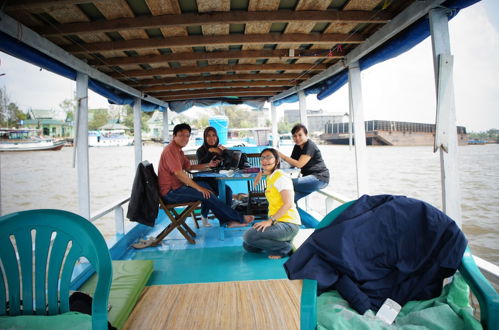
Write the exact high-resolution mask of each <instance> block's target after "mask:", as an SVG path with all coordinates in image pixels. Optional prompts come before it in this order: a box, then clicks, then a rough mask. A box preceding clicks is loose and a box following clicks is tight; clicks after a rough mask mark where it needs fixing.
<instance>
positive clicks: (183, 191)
mask: <svg viewBox="0 0 499 330" xmlns="http://www.w3.org/2000/svg"><path fill="white" fill-rule="evenodd" d="M197 184H198V185H200V186H202V187H204V188H207V189H210V190H211V187H210V185H209V184H208V183H207V182H197ZM163 201H165V203H168V204H174V203H183V202H194V201H201V208H203V207H206V208H207V209H209V210H211V211H212V212H213V214H215V217H217V218H218V221H220V225H224V224H226V223H228V222H231V221H236V222H240V223H243V222H244V219H243V217H242V216H241V215H240V214H239V213H237V212H236V211H234V210H233V209H232V208H230V207H229V206H227V205H226V204H225V203H224V202H222V201H221V200H220V199H218V197H217V196H215V195H214V194H210V198H204V197H203V194H202V193H200V192H199V191H197V190H196V189H194V188H192V187H187V186H182V187H180V188H178V189H175V190H170V191H169V192H168V193H167V194H166V195H165V196H163Z"/></svg>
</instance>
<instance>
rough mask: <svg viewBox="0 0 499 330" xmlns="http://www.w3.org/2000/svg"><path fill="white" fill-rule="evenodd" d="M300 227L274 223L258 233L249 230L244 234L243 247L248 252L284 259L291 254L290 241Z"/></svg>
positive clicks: (251, 229)
mask: <svg viewBox="0 0 499 330" xmlns="http://www.w3.org/2000/svg"><path fill="white" fill-rule="evenodd" d="M299 229H300V226H298V225H295V224H294V223H289V222H280V221H279V222H276V223H275V224H274V225H273V226H270V227H267V228H265V231H258V230H256V229H255V228H250V229H248V230H247V231H246V232H245V233H244V238H243V239H244V241H243V247H244V249H245V250H246V251H248V252H255V253H259V252H263V251H265V252H267V253H268V254H269V255H272V256H281V257H285V256H287V255H288V254H289V252H291V249H292V248H293V246H292V245H291V240H292V239H293V237H295V236H296V234H297V233H298V230H299Z"/></svg>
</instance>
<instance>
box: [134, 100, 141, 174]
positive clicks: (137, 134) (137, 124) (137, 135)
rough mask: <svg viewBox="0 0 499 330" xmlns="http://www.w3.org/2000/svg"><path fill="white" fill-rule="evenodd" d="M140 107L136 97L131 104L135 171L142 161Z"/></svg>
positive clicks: (139, 101)
mask: <svg viewBox="0 0 499 330" xmlns="http://www.w3.org/2000/svg"><path fill="white" fill-rule="evenodd" d="M141 107H142V101H141V99H139V98H138V97H136V98H135V102H133V143H134V144H135V169H136V168H137V166H139V163H140V162H141V161H142V125H141V121H140V118H141ZM135 169H134V172H135Z"/></svg>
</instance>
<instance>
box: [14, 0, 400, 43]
mask: <svg viewBox="0 0 499 330" xmlns="http://www.w3.org/2000/svg"><path fill="white" fill-rule="evenodd" d="M24 2H27V1H24ZM47 2H57V1H47ZM59 2H61V1H59ZM62 2H64V1H62ZM66 2H71V1H66ZM72 2H88V1H76V0H75V1H72ZM21 6H23V5H21V4H12V5H7V9H8V10H12V9H20V8H21ZM25 6H26V5H24V7H23V9H25ZM36 7H40V4H38V6H36ZM391 19H392V14H390V13H388V12H375V11H361V10H352V11H338V10H327V11H292V10H279V11H229V12H210V13H184V14H177V15H159V16H140V17H131V18H118V19H113V20H107V21H94V22H79V23H67V24H56V25H53V26H46V27H40V28H38V29H37V32H38V33H40V34H41V35H43V36H57V35H68V34H86V33H98V32H113V31H126V30H133V29H154V28H162V27H187V26H193V25H208V24H245V23H258V22H262V23H281V22H289V23H354V24H361V23H379V24H384V23H387V22H389V21H390V20H391Z"/></svg>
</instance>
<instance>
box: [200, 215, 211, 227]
mask: <svg viewBox="0 0 499 330" xmlns="http://www.w3.org/2000/svg"><path fill="white" fill-rule="evenodd" d="M201 221H202V222H203V226H205V227H211V223H210V222H209V221H208V218H205V217H203V216H201Z"/></svg>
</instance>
